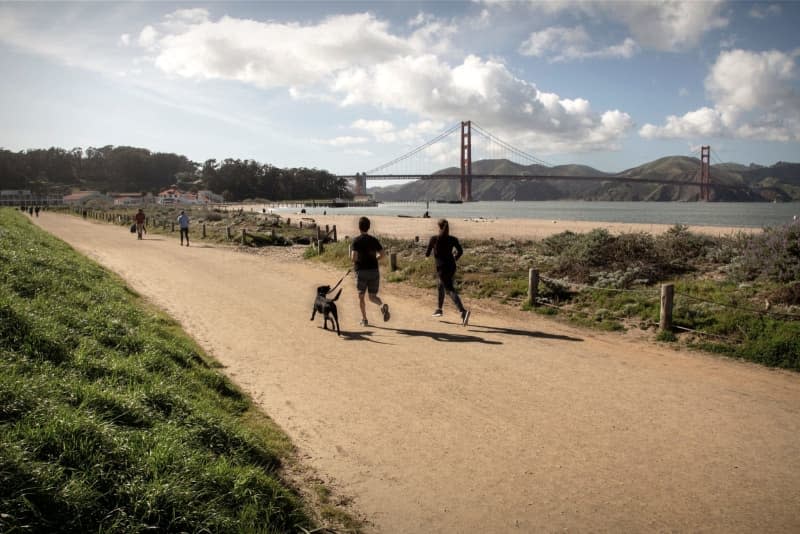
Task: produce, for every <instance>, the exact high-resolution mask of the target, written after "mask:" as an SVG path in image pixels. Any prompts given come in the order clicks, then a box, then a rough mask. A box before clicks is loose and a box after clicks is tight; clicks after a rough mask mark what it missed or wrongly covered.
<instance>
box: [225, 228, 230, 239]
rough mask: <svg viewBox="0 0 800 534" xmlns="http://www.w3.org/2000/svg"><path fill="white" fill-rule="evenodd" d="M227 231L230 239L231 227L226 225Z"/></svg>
mask: <svg viewBox="0 0 800 534" xmlns="http://www.w3.org/2000/svg"><path fill="white" fill-rule="evenodd" d="M225 233H226V234H228V239H229V240H230V238H231V227H230V226H226V227H225Z"/></svg>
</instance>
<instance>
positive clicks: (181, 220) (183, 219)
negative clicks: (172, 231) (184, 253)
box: [178, 210, 189, 247]
mask: <svg viewBox="0 0 800 534" xmlns="http://www.w3.org/2000/svg"><path fill="white" fill-rule="evenodd" d="M178 226H180V228H181V246H183V236H186V246H187V247H188V246H189V216H188V215H186V212H185V211H184V210H181V214H180V215H178Z"/></svg>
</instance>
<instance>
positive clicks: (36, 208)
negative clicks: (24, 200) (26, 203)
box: [33, 206, 39, 217]
mask: <svg viewBox="0 0 800 534" xmlns="http://www.w3.org/2000/svg"><path fill="white" fill-rule="evenodd" d="M33 212H34V213H36V216H37V217H38V216H39V206H36V207H35V208H33Z"/></svg>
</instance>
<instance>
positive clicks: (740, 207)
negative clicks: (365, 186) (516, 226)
mask: <svg viewBox="0 0 800 534" xmlns="http://www.w3.org/2000/svg"><path fill="white" fill-rule="evenodd" d="M426 209H427V211H428V212H429V215H430V216H431V217H432V218H440V217H444V218H481V217H482V218H484V219H545V220H575V221H601V222H622V223H642V224H686V225H689V226H745V227H754V228H764V227H768V226H780V225H782V224H785V223H788V222H791V221H792V220H793V217H797V218H798V219H800V202H784V203H775V204H772V203H755V202H585V201H541V202H467V203H464V204H439V203H434V202H430V203H428V204H427V205H426V203H425V202H388V203H382V204H379V205H378V206H376V207H371V208H305V210H306V214H308V215H309V216H312V215H314V214H322V213H323V212H327V213H328V214H329V215H334V214H338V215H367V216H369V215H390V216H409V217H420V216H422V214H423V213H425V211H426ZM274 211H276V212H278V213H297V212H298V211H299V208H297V207H284V208H277V209H274Z"/></svg>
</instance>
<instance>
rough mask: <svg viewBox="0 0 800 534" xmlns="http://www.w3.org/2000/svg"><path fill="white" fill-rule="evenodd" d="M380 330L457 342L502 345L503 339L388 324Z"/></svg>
mask: <svg viewBox="0 0 800 534" xmlns="http://www.w3.org/2000/svg"><path fill="white" fill-rule="evenodd" d="M375 328H379V329H380V330H390V331H392V332H397V333H398V334H402V335H404V336H410V337H429V338H431V339H432V340H434V341H447V342H456V343H485V344H487V345H502V344H503V343H502V342H501V341H490V340H488V339H484V338H482V337H479V336H469V335H464V334H449V333H446V332H434V331H430V330H411V329H408V328H389V327H386V326H376V327H375Z"/></svg>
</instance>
